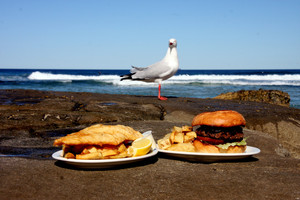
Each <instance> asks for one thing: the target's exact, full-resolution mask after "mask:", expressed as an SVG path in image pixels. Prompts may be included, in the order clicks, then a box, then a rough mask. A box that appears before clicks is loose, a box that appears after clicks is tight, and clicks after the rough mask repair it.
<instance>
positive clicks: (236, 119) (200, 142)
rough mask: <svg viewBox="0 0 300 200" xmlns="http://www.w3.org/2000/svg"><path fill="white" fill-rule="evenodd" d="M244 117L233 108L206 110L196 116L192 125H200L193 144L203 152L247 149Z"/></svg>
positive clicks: (238, 151) (233, 151)
mask: <svg viewBox="0 0 300 200" xmlns="http://www.w3.org/2000/svg"><path fill="white" fill-rule="evenodd" d="M245 125H246V121H245V119H244V117H243V116H242V115H241V114H240V113H238V112H236V111H233V110H222V111H215V112H204V113H201V114H199V115H197V116H195V117H194V119H193V121H192V127H196V126H199V127H198V128H197V129H196V130H195V132H196V134H197V138H196V139H195V140H194V141H193V145H194V146H195V148H196V151H197V152H203V153H243V152H244V151H245V150H246V145H247V144H246V141H245V139H244V133H243V127H244V126H245Z"/></svg>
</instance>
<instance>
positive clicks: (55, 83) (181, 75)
mask: <svg viewBox="0 0 300 200" xmlns="http://www.w3.org/2000/svg"><path fill="white" fill-rule="evenodd" d="M128 73H129V70H107V69H103V70H101V69H99V70H56V69H55V70H52V69H47V70H46V69H43V70H41V69H0V89H34V90H51V91H72V92H94V93H108V94H130V95H150V96H157V92H158V91H157V90H158V89H157V88H158V85H157V84H156V83H145V82H140V81H127V80H126V81H120V77H119V76H120V75H123V74H128ZM258 89H266V90H281V91H284V92H287V93H288V94H289V95H290V97H291V102H290V106H291V107H295V108H300V70H178V72H177V74H176V75H175V76H173V77H172V78H170V79H168V80H166V81H164V82H163V84H162V95H163V96H167V97H168V96H169V97H170V96H172V97H195V98H212V97H215V96H217V95H219V94H221V93H226V92H233V91H238V90H258Z"/></svg>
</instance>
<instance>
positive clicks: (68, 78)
mask: <svg viewBox="0 0 300 200" xmlns="http://www.w3.org/2000/svg"><path fill="white" fill-rule="evenodd" d="M27 78H28V79H29V80H33V81H34V80H38V81H59V82H72V81H95V82H103V83H107V84H113V85H116V86H152V85H156V84H155V83H145V82H141V81H130V80H124V81H120V76H119V75H74V74H53V73H47V72H40V71H35V72H32V73H31V74H30V75H29V76H28V77H27ZM166 84H169V85H189V84H214V85H223V84H226V85H291V86H300V74H282V75H280V74H267V75H216V74H209V75H207V74H198V75H188V74H181V75H175V76H173V77H172V78H170V79H168V80H166V81H164V85H166Z"/></svg>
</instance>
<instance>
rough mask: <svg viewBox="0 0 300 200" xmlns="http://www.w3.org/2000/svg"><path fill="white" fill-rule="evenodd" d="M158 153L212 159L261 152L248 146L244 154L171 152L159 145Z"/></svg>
mask: <svg viewBox="0 0 300 200" xmlns="http://www.w3.org/2000/svg"><path fill="white" fill-rule="evenodd" d="M248 148H249V149H251V150H252V151H253V152H252V151H251V152H247V150H248ZM157 149H158V152H161V153H166V154H177V155H178V154H180V155H186V156H212V157H239V156H252V155H256V154H259V153H260V152H261V150H260V149H259V148H257V147H253V146H247V149H246V152H243V153H198V152H184V151H169V150H163V149H160V148H159V147H158V145H157Z"/></svg>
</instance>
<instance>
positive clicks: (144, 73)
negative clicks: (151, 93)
mask: <svg viewBox="0 0 300 200" xmlns="http://www.w3.org/2000/svg"><path fill="white" fill-rule="evenodd" d="M178 67H179V62H178V56H177V41H176V39H173V38H172V39H170V40H169V48H168V51H167V53H166V56H165V57H164V58H163V59H162V60H161V61H159V62H157V63H154V64H152V65H149V66H148V67H145V68H144V67H134V66H132V69H131V70H130V74H126V75H122V76H121V77H122V78H121V81H123V80H126V79H129V80H134V81H144V82H155V83H158V99H159V100H167V98H166V97H162V96H161V95H160V90H161V83H162V81H163V80H167V79H168V78H171V77H172V76H173V75H174V74H175V73H176V72H177V70H178Z"/></svg>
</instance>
